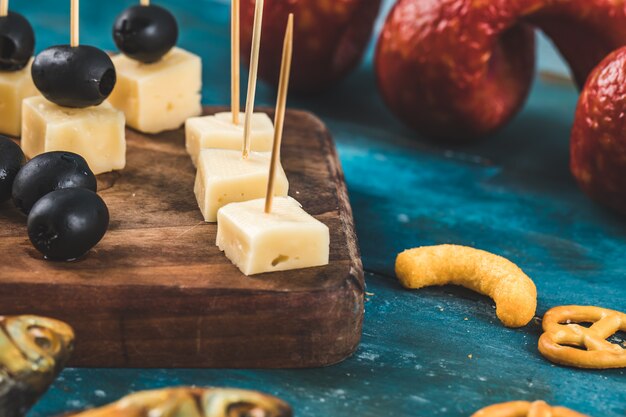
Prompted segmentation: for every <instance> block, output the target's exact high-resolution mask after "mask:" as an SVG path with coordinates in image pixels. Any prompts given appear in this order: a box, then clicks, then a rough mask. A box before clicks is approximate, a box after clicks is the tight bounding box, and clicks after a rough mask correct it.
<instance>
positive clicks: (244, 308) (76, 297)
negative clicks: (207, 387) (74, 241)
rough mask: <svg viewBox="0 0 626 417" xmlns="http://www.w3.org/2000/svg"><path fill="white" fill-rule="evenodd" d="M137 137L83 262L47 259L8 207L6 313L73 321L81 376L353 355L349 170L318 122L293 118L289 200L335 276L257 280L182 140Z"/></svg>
mask: <svg viewBox="0 0 626 417" xmlns="http://www.w3.org/2000/svg"><path fill="white" fill-rule="evenodd" d="M205 110H206V113H207V114H210V113H214V112H216V111H221V110H223V109H219V108H207V109H205ZM262 110H263V109H262ZM265 110H266V111H268V113H270V114H271V113H272V112H271V111H269V110H267V109H265ZM127 140H128V155H127V167H126V169H125V170H123V171H121V172H116V173H110V174H105V175H102V176H101V177H99V181H98V182H99V184H98V185H99V193H100V195H101V196H102V197H103V198H104V200H105V201H106V203H107V205H108V207H109V211H110V214H111V224H110V228H109V232H108V233H107V235H106V236H105V238H104V239H103V241H102V242H101V243H100V244H99V245H98V246H97V247H96V248H95V249H94V250H92V251H91V252H90V253H89V254H88V255H87V256H86V257H85V258H84V259H81V260H79V261H77V262H72V263H53V262H47V261H44V260H43V259H42V257H41V255H40V254H39V253H38V252H37V251H36V250H35V249H34V248H33V247H32V246H31V244H30V242H29V241H28V237H27V233H26V226H25V218H24V217H23V216H22V215H20V214H19V213H18V212H17V211H16V210H15V209H14V208H13V206H12V204H11V203H10V202H9V203H5V204H3V205H0V314H40V315H46V316H51V317H55V318H58V319H61V320H65V321H66V322H68V323H69V324H71V325H72V327H73V328H74V330H75V331H76V335H77V342H76V351H75V354H74V357H73V361H72V365H74V366H88V367H165V368H167V367H228V368H240V367H246V368H248V367H254V368H299V367H316V366H325V365H331V364H333V363H336V362H339V361H341V360H343V359H344V358H346V357H347V356H349V355H350V354H351V353H352V352H353V351H354V350H355V349H356V347H357V345H358V342H359V340H360V337H361V327H362V321H363V302H364V300H363V298H364V280H363V267H362V264H361V259H360V255H359V250H358V246H357V241H356V236H355V233H354V226H353V220H352V212H351V208H350V203H349V200H348V196H347V192H346V186H345V183H344V178H343V172H342V170H341V166H340V164H339V161H338V159H337V154H336V150H335V147H334V144H333V141H332V139H331V137H330V134H329V132H328V130H327V129H326V127H325V126H324V124H323V123H322V122H321V121H320V120H319V119H317V118H316V117H315V116H313V115H312V114H310V113H306V112H302V111H295V110H290V111H288V112H287V117H286V124H285V133H284V139H283V151H282V162H283V165H284V168H285V170H286V172H287V175H288V177H289V181H290V193H289V194H290V195H291V196H293V197H294V198H296V199H297V200H298V201H300V202H301V203H302V205H303V207H304V209H305V210H306V211H308V212H309V213H311V214H312V215H314V216H315V217H316V218H318V219H319V220H321V221H322V222H324V223H325V224H327V225H328V226H329V228H330V231H331V251H330V260H331V262H330V265H328V266H325V267H319V268H311V269H303V270H296V271H286V272H278V273H272V274H263V275H258V276H253V277H246V276H244V275H243V274H241V273H240V272H239V270H238V269H237V268H236V267H234V266H233V265H232V264H231V263H230V262H229V261H228V259H226V257H224V255H223V254H222V253H221V252H220V251H219V250H218V248H217V247H216V246H215V234H216V230H217V226H216V224H208V223H204V222H203V221H202V216H201V214H200V210H199V209H198V207H197V204H196V199H195V197H194V193H193V184H194V177H195V170H194V168H193V166H192V163H191V160H190V158H189V156H188V155H187V153H186V151H185V145H184V142H185V140H184V132H183V130H182V129H181V130H177V131H172V132H167V133H163V134H160V135H156V136H147V135H143V134H139V133H137V132H135V131H132V130H128V131H127Z"/></svg>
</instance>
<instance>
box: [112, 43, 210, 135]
mask: <svg viewBox="0 0 626 417" xmlns="http://www.w3.org/2000/svg"><path fill="white" fill-rule="evenodd" d="M112 60H113V64H114V65H115V70H116V72H117V83H116V84H115V88H114V89H113V92H112V93H111V95H110V96H109V101H110V102H111V104H113V106H115V107H117V108H118V109H120V110H122V111H123V112H124V114H125V115H126V123H127V124H128V126H130V127H132V128H134V129H137V130H139V131H140V132H144V133H159V132H162V131H165V130H173V129H178V128H179V127H181V126H182V125H183V123H185V120H187V118H189V117H192V116H198V115H200V114H201V113H202V106H201V96H200V90H201V88H202V61H201V59H200V57H199V56H197V55H194V54H192V53H191V52H187V51H185V50H183V49H180V48H174V49H172V50H171V51H170V52H168V53H167V55H165V56H164V57H163V58H162V59H161V60H159V61H157V62H155V63H152V64H144V63H142V62H139V61H135V60H134V59H130V58H129V57H127V56H126V55H121V54H120V55H116V56H114V57H113V58H112Z"/></svg>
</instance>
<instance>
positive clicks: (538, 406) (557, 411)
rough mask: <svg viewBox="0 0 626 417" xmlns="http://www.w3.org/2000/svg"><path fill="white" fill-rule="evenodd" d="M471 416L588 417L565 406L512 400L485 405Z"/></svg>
mask: <svg viewBox="0 0 626 417" xmlns="http://www.w3.org/2000/svg"><path fill="white" fill-rule="evenodd" d="M472 417H589V416H587V415H585V414H580V413H577V412H576V411H572V410H570V409H569V408H565V407H550V406H549V405H548V404H546V403H545V402H544V401H535V402H533V403H531V402H528V401H512V402H509V403H502V404H495V405H490V406H489V407H485V408H483V409H482V410H479V411H477V412H475V413H474V414H472Z"/></svg>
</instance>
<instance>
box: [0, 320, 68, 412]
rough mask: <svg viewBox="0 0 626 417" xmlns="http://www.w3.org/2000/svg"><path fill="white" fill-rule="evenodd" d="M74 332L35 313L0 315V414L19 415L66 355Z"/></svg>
mask: <svg viewBox="0 0 626 417" xmlns="http://www.w3.org/2000/svg"><path fill="white" fill-rule="evenodd" d="M73 346H74V332H73V331H72V329H71V328H70V326H68V325H67V324H65V323H63V322H60V321H57V320H53V319H49V318H45V317H38V316H11V317H4V316H0V416H2V417H16V416H23V415H24V414H25V413H26V411H27V410H28V409H29V408H30V407H31V406H32V405H33V404H34V403H35V401H37V399H38V398H39V397H40V396H41V395H42V394H43V393H44V392H45V391H46V390H47V389H48V387H49V386H50V384H51V383H52V381H54V379H55V377H56V376H57V374H58V373H59V372H61V370H62V369H63V367H64V366H65V363H66V362H67V360H68V359H69V357H70V355H71V353H72V350H73Z"/></svg>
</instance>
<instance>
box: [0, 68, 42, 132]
mask: <svg viewBox="0 0 626 417" xmlns="http://www.w3.org/2000/svg"><path fill="white" fill-rule="evenodd" d="M31 64H32V59H31V62H29V63H28V65H26V66H25V67H24V68H22V69H21V70H19V71H0V133H1V134H4V135H10V136H19V135H20V134H21V128H22V100H24V99H25V98H26V97H32V96H36V95H38V94H39V92H38V91H37V88H35V84H33V78H32V77H31V75H30V66H31Z"/></svg>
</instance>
